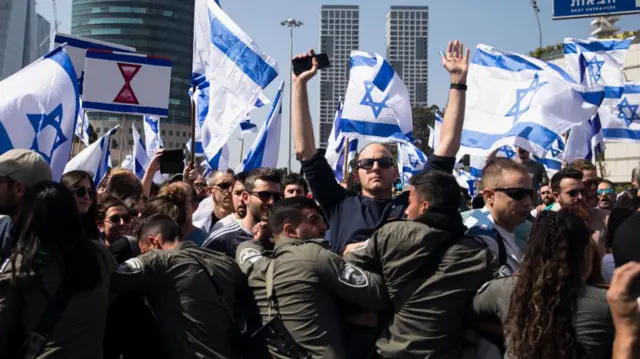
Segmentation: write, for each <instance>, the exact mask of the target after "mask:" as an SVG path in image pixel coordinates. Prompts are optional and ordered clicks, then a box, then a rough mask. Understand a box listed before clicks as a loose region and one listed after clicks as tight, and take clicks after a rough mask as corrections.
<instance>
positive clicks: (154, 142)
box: [143, 116, 164, 158]
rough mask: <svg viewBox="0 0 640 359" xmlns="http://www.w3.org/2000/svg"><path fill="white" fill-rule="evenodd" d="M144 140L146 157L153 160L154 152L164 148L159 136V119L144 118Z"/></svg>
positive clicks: (154, 117)
mask: <svg viewBox="0 0 640 359" xmlns="http://www.w3.org/2000/svg"><path fill="white" fill-rule="evenodd" d="M143 125H144V140H145V143H146V144H147V156H148V157H149V158H153V156H155V154H156V152H157V151H158V150H159V149H161V148H163V147H164V144H163V142H162V136H160V117H158V116H144V122H143Z"/></svg>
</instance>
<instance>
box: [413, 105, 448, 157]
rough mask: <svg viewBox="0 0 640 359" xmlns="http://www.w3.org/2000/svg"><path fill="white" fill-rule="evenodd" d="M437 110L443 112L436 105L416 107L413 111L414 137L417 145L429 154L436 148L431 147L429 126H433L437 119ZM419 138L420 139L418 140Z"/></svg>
mask: <svg viewBox="0 0 640 359" xmlns="http://www.w3.org/2000/svg"><path fill="white" fill-rule="evenodd" d="M436 111H438V112H440V113H442V111H440V108H438V106H436V105H431V106H430V107H414V108H413V110H412V112H413V138H414V140H416V141H417V143H416V146H417V147H418V148H419V149H420V150H422V152H424V153H425V154H427V155H430V154H431V153H432V152H433V150H434V149H432V148H430V147H429V143H428V142H429V126H431V127H433V124H434V123H435V121H436ZM418 140H419V141H418Z"/></svg>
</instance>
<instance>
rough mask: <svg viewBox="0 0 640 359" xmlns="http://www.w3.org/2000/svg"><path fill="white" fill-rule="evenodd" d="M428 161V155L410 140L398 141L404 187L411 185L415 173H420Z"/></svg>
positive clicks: (399, 167)
mask: <svg viewBox="0 0 640 359" xmlns="http://www.w3.org/2000/svg"><path fill="white" fill-rule="evenodd" d="M426 163H427V156H426V155H425V154H424V152H422V151H421V150H420V149H419V148H418V147H416V146H415V145H414V144H413V143H411V142H410V141H401V142H398V170H399V172H400V182H402V187H406V186H408V185H409V180H410V179H411V177H413V175H415V174H418V173H420V171H422V169H424V165H425V164H426Z"/></svg>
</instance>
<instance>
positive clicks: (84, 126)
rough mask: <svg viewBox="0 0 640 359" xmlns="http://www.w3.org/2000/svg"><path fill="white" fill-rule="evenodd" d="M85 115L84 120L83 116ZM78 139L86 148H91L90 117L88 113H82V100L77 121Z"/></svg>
mask: <svg viewBox="0 0 640 359" xmlns="http://www.w3.org/2000/svg"><path fill="white" fill-rule="evenodd" d="M83 115H84V119H83V118H82V116H83ZM76 137H78V138H79V139H80V141H82V143H84V144H85V146H89V142H90V139H89V116H87V113H86V112H84V111H82V100H80V110H79V111H78V119H77V120H76Z"/></svg>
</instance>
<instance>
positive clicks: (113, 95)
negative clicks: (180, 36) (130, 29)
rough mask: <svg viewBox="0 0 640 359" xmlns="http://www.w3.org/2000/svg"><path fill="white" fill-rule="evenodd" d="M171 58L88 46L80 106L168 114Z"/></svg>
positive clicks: (157, 114) (97, 109) (145, 113)
mask: <svg viewBox="0 0 640 359" xmlns="http://www.w3.org/2000/svg"><path fill="white" fill-rule="evenodd" d="M170 81H171V60H170V59H168V58H163V57H155V56H146V55H140V54H128V53H123V52H115V51H98V50H93V49H89V50H87V55H86V57H85V64H84V84H83V93H82V101H83V103H82V105H83V107H84V109H85V110H96V111H106V112H116V113H131V114H139V115H155V116H163V117H166V116H168V115H169V84H170Z"/></svg>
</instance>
